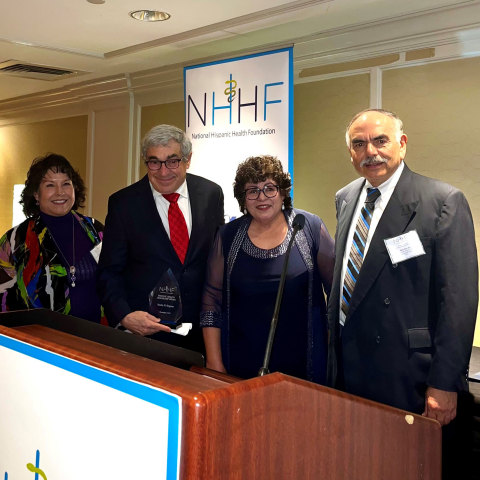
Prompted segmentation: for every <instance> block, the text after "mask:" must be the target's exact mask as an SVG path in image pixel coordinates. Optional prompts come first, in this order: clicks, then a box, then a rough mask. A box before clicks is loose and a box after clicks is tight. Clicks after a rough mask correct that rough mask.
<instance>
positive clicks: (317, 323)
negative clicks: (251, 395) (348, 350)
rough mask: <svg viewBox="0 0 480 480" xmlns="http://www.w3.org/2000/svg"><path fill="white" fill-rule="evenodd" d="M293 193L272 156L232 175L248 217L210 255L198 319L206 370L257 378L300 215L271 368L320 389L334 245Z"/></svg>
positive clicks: (220, 237) (223, 233)
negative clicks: (296, 205)
mask: <svg viewBox="0 0 480 480" xmlns="http://www.w3.org/2000/svg"><path fill="white" fill-rule="evenodd" d="M290 189H291V181H290V176H289V174H288V173H285V172H284V171H283V168H282V165H281V162H280V161H279V160H278V159H276V158H275V157H271V156H260V157H251V158H249V159H247V160H246V161H245V162H243V163H242V164H240V165H239V167H238V169H237V173H236V177H235V183H234V194H235V198H236V199H237V201H238V202H239V205H240V209H241V210H242V211H243V212H244V213H245V215H243V216H242V217H241V218H239V219H237V220H235V221H233V222H231V223H228V224H227V225H224V226H223V227H221V229H220V230H219V232H218V234H217V237H216V239H215V243H214V246H213V248H212V251H211V253H210V257H209V262H208V269H207V278H206V284H205V289H204V295H203V306H202V313H201V320H200V324H201V326H202V327H203V335H204V340H205V347H206V353H207V367H209V368H212V369H214V370H218V371H221V372H228V373H230V374H232V375H235V376H238V377H242V378H250V377H254V376H256V375H257V374H258V370H259V369H260V367H261V366H262V363H263V358H264V353H265V347H266V343H267V338H268V332H269V329H270V322H271V319H272V315H273V310H274V306H275V300H276V296H277V290H278V285H279V281H280V275H281V272H282V268H283V263H284V259H285V253H286V250H287V245H288V243H289V240H290V238H291V235H292V221H293V219H294V217H295V216H296V215H297V214H298V213H302V214H303V215H304V216H305V220H306V221H305V226H304V228H303V229H302V230H300V231H299V232H298V234H297V235H296V237H295V241H294V244H293V248H292V251H291V254H290V259H289V264H288V270H287V279H286V283H285V290H284V295H283V301H282V304H281V309H280V315H279V319H278V325H277V330H276V334H275V339H274V344H273V348H272V353H271V359H270V365H269V369H270V371H271V372H275V371H279V372H282V373H285V374H288V375H293V376H295V377H299V378H303V379H306V380H310V381H315V382H318V383H324V381H325V369H326V355H327V353H326V352H327V324H326V302H325V296H326V295H328V293H329V292H330V286H331V282H332V274H333V264H334V245H333V240H332V238H331V237H330V235H329V233H328V231H327V229H326V227H325V224H324V223H323V222H322V220H321V219H320V218H319V217H317V216H316V215H313V214H311V213H308V212H305V211H302V210H297V209H293V208H292V200H291V197H290V195H289V192H290Z"/></svg>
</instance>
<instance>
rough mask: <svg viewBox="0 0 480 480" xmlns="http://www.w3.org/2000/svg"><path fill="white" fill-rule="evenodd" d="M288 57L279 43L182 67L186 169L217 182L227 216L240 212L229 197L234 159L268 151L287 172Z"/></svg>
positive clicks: (290, 121) (289, 144) (290, 129)
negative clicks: (188, 147)
mask: <svg viewBox="0 0 480 480" xmlns="http://www.w3.org/2000/svg"><path fill="white" fill-rule="evenodd" d="M292 57H293V52H292V48H285V49H281V50H275V51H270V52H265V53H260V54H256V55H248V56H244V57H238V58H234V59H228V60H222V61H218V62H212V63H206V64H203V65H196V66H191V67H186V68H185V70H184V82H185V120H186V122H185V123H186V131H187V134H188V135H189V136H190V138H191V140H192V143H193V156H192V163H191V166H190V170H189V171H190V172H191V173H195V174H198V175H201V176H203V177H206V178H209V179H210V180H213V181H214V182H216V183H218V184H219V185H221V187H222V188H223V192H224V194H225V216H226V219H225V220H226V221H227V222H228V221H230V220H232V219H233V218H236V217H238V216H239V215H240V211H239V208H238V203H237V201H236V200H235V198H234V197H233V180H234V178H235V172H236V169H237V166H238V164H239V163H240V162H242V161H243V160H245V159H246V158H247V157H250V156H257V155H273V156H276V157H278V159H279V160H280V161H281V162H282V164H283V166H284V169H285V170H288V171H290V174H292V173H293V60H292Z"/></svg>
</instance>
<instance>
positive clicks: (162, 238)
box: [137, 175, 180, 262]
mask: <svg viewBox="0 0 480 480" xmlns="http://www.w3.org/2000/svg"><path fill="white" fill-rule="evenodd" d="M141 182H142V183H141V185H140V187H141V189H140V195H139V196H138V208H137V214H138V213H139V212H144V215H145V225H148V226H149V227H148V228H151V229H153V230H154V235H156V236H157V238H158V243H159V245H166V246H167V248H169V249H170V250H171V252H170V255H171V256H172V258H177V259H178V261H179V262H180V259H179V258H178V256H177V253H176V252H175V250H174V248H173V246H172V242H171V241H170V238H169V237H168V234H167V232H166V230H165V227H164V226H163V222H162V219H161V218H160V214H159V213H158V209H157V204H156V203H155V198H154V197H153V193H152V189H151V188H150V182H149V180H148V176H147V175H145V177H143V179H142V181H141Z"/></svg>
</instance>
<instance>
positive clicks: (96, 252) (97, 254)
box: [90, 242, 102, 263]
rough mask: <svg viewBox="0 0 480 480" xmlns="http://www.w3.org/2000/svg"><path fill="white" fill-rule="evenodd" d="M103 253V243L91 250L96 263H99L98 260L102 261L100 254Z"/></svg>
mask: <svg viewBox="0 0 480 480" xmlns="http://www.w3.org/2000/svg"><path fill="white" fill-rule="evenodd" d="M101 251H102V242H100V243H99V244H98V245H95V246H94V247H93V248H92V249H91V250H90V253H91V254H92V257H93V258H94V259H95V261H96V262H97V263H98V260H99V259H100V252H101Z"/></svg>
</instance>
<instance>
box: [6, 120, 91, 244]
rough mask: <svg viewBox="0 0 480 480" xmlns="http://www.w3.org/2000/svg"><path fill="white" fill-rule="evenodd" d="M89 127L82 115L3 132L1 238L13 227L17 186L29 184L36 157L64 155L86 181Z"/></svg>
mask: <svg viewBox="0 0 480 480" xmlns="http://www.w3.org/2000/svg"><path fill="white" fill-rule="evenodd" d="M87 124H88V117H87V116H85V115H82V116H76V117H70V118H62V119H58V120H49V121H44V122H36V123H31V124H25V125H11V126H6V127H3V128H1V129H0V172H1V173H0V204H1V205H2V208H1V209H0V232H1V233H0V235H3V233H5V232H6V231H7V230H8V229H10V228H11V227H12V195H13V185H14V184H20V183H24V182H25V179H26V176H27V171H28V169H29V167H30V165H31V163H32V160H33V159H34V158H35V157H38V156H40V155H44V154H45V153H48V152H53V153H58V154H60V155H63V156H64V157H66V158H67V159H68V160H69V161H70V163H71V164H72V165H73V166H74V167H75V168H76V169H77V170H78V171H79V173H80V175H81V176H82V178H83V179H84V180H86V170H87V167H86V151H87Z"/></svg>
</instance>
